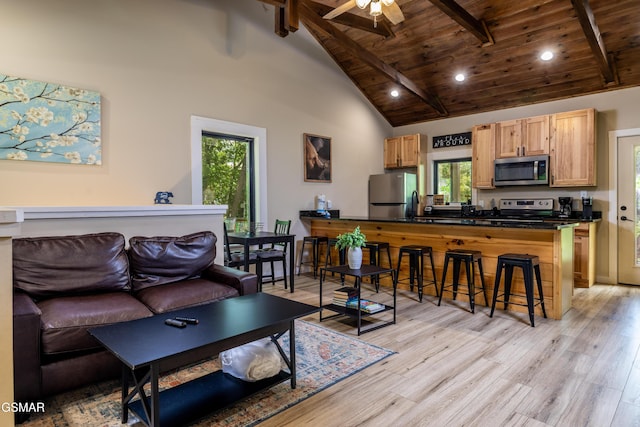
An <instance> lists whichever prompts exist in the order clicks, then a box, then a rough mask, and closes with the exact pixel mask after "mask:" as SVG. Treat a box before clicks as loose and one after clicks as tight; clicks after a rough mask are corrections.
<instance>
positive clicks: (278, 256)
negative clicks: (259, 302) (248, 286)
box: [256, 219, 291, 289]
mask: <svg viewBox="0 0 640 427" xmlns="http://www.w3.org/2000/svg"><path fill="white" fill-rule="evenodd" d="M290 229H291V220H287V221H284V220H282V221H281V220H278V219H276V225H275V227H274V228H273V231H274V233H276V234H289V230H290ZM288 249H289V248H288V242H279V243H274V244H272V245H271V246H270V247H263V248H262V249H260V250H258V251H256V253H257V255H258V265H259V266H260V271H261V275H260V276H261V277H260V278H259V279H260V289H262V283H263V282H264V279H265V278H269V279H271V280H270V282H271V284H272V285H273V284H275V282H279V281H280V280H284V288H285V289H287V250H288ZM278 261H281V262H282V278H281V279H276V278H275V272H274V262H278ZM266 262H268V263H269V264H270V267H271V270H270V274H264V273H262V271H264V269H263V266H262V264H264V263H266Z"/></svg>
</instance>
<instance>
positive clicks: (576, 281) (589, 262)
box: [573, 222, 596, 288]
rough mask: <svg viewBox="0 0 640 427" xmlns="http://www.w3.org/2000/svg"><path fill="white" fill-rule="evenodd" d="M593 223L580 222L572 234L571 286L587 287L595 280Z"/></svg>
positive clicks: (594, 230)
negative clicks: (572, 265) (572, 266)
mask: <svg viewBox="0 0 640 427" xmlns="http://www.w3.org/2000/svg"><path fill="white" fill-rule="evenodd" d="M595 232H596V229H595V223H593V222H589V223H585V222H583V223H581V224H580V225H579V226H578V227H576V228H575V229H574V234H573V245H574V246H573V247H574V249H573V264H574V268H573V271H574V273H573V286H574V287H576V288H589V287H591V286H592V285H593V284H594V283H595V280H596V266H595V263H596V246H595V243H596V236H595Z"/></svg>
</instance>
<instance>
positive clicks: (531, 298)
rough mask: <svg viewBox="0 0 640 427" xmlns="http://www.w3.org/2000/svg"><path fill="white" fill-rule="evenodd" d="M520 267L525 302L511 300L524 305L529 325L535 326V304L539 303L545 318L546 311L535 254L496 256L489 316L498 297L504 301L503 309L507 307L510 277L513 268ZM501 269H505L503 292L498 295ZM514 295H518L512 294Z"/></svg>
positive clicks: (538, 264) (538, 263)
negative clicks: (534, 281)
mask: <svg viewBox="0 0 640 427" xmlns="http://www.w3.org/2000/svg"><path fill="white" fill-rule="evenodd" d="M514 267H519V268H522V275H523V276H524V289H525V297H526V299H527V303H526V304H523V303H516V302H511V304H514V305H522V306H526V307H527V308H528V310H529V321H530V322H531V326H532V327H535V324H534V321H533V312H534V308H535V306H536V305H540V308H541V309H542V315H543V316H544V317H545V318H546V317H547V312H546V310H545V309H544V296H543V295H542V277H541V274H540V259H539V258H538V256H536V255H528V254H503V255H500V256H498V264H497V268H496V282H495V285H494V288H493V302H492V304H491V314H490V315H489V317H493V311H494V310H495V308H496V303H497V302H498V298H499V297H501V300H500V302H503V303H504V309H505V310H506V309H507V306H508V305H509V297H510V296H511V295H512V293H511V279H512V278H513V268H514ZM502 270H505V277H504V292H503V293H502V294H500V295H498V292H499V287H500V279H501V276H502ZM534 273H535V276H536V282H537V285H538V301H537V302H535V295H534V288H533V275H534ZM513 295H514V296H519V295H516V294H513Z"/></svg>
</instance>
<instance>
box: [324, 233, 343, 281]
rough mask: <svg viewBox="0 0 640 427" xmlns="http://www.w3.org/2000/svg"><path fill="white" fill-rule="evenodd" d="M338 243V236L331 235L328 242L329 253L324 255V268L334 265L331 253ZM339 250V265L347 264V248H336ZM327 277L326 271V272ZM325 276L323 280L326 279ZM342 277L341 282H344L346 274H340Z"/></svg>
mask: <svg viewBox="0 0 640 427" xmlns="http://www.w3.org/2000/svg"><path fill="white" fill-rule="evenodd" d="M336 243H338V239H337V238H336V237H330V238H329V240H328V242H327V253H326V254H325V256H324V268H327V267H329V266H332V265H333V255H332V253H331V249H332V248H334V247H335V246H336ZM336 250H337V251H338V264H337V265H345V264H346V263H347V251H346V250H345V249H336ZM324 274H325V276H324V277H326V274H327V273H326V272H325V273H324ZM331 275H332V276H334V275H335V273H333V272H332V273H331ZM324 277H323V280H324ZM340 278H341V282H342V283H343V284H344V274H341V275H340Z"/></svg>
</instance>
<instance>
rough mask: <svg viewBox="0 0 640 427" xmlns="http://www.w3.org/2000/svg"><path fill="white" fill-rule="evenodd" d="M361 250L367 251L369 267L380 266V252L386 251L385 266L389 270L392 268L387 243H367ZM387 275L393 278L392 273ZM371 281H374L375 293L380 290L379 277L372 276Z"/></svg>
mask: <svg viewBox="0 0 640 427" xmlns="http://www.w3.org/2000/svg"><path fill="white" fill-rule="evenodd" d="M363 249H367V250H369V264H371V265H381V264H380V262H381V258H380V257H381V253H380V251H383V250H384V251H387V262H388V264H387V265H388V267H389V268H393V265H392V264H391V250H390V248H389V243H388V242H376V241H367V242H366V243H365V245H364V248H363ZM389 274H390V275H391V276H393V274H392V273H389ZM371 279H372V280H375V283H376V292H378V291H379V290H380V275H379V274H378V275H376V276H372V277H371Z"/></svg>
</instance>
